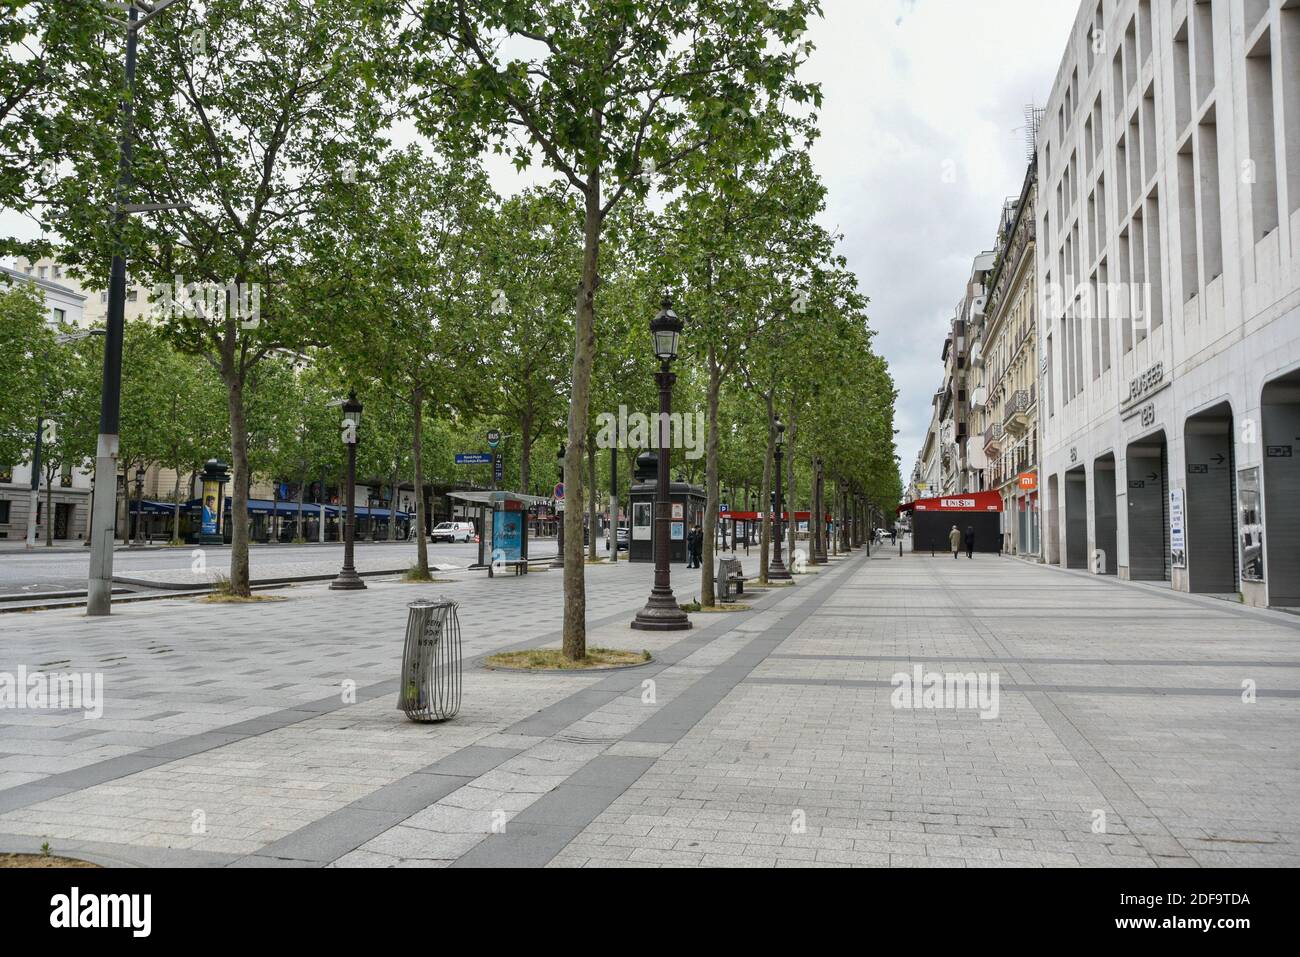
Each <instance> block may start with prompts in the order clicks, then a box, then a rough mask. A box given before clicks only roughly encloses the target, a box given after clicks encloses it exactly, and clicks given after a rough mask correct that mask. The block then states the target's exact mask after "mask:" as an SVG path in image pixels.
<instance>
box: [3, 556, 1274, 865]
mask: <svg viewBox="0 0 1300 957" xmlns="http://www.w3.org/2000/svg"><path fill="white" fill-rule="evenodd" d="M747 567H748V566H747ZM649 581H650V569H649V568H648V567H647V566H644V565H636V566H633V565H628V564H626V563H621V564H619V565H617V566H595V567H592V568H590V569H589V574H588V586H587V587H588V597H589V607H590V610H591V612H590V613H591V621H592V624H591V627H590V637H589V643H590V644H591V645H593V646H596V645H600V646H606V647H621V648H635V649H640V648H648V649H649V650H651V651H652V652H653V653H654V655H655V661H654V662H653V663H652V664H650V665H648V666H646V667H643V668H639V669H634V670H630V671H624V672H619V673H615V674H610V675H604V676H591V675H574V676H568V675H566V676H553V675H545V676H543V675H518V674H506V673H500V672H486V671H483V670H481V669H479V668H477V667H473V666H471V667H468V668H467V670H466V675H465V688H464V700H465V704H464V708H463V710H462V712H461V715H460V716H459V717H458V718H457V719H456V720H455V721H453V722H451V723H448V724H445V725H437V726H421V725H414V724H411V723H409V722H407V721H405V719H404V718H403V717H402V715H401V714H400V712H398V711H397V710H395V707H394V705H395V697H396V680H395V677H394V676H395V673H396V671H397V668H398V663H399V659H400V654H401V648H400V643H401V636H402V631H403V624H404V620H405V609H404V605H405V603H406V602H407V601H408V600H410V599H411V598H413V597H417V596H420V595H429V594H435V595H436V594H446V595H448V596H451V597H455V598H456V599H457V600H459V601H461V602H462V603H463V607H462V612H461V618H462V623H463V625H464V631H465V637H466V648H467V654H468V655H469V656H470V658H471V660H472V659H473V658H475V657H477V656H480V655H482V654H484V653H486V652H489V651H492V650H497V649H502V648H511V647H529V646H535V645H538V644H541V643H544V642H548V641H549V642H551V643H554V642H556V641H557V640H558V631H557V629H558V626H559V621H560V594H559V584H560V583H559V573H558V572H549V573H545V574H537V575H529V576H526V577H523V578H506V579H497V580H495V581H491V582H489V581H487V580H486V579H485V578H483V577H471V576H468V575H458V576H457V581H456V582H455V583H453V584H448V585H439V586H409V585H402V584H398V583H396V582H388V583H372V585H371V588H370V590H368V591H367V592H363V593H357V594H339V593H332V592H329V591H328V590H326V589H325V588H324V587H323V586H309V587H301V588H296V589H293V590H291V591H290V592H289V593H288V594H290V595H291V596H292V597H291V598H290V600H288V601H285V602H282V603H277V604H269V605H253V606H211V605H201V604H196V603H194V602H192V601H188V600H172V601H162V602H157V603H150V604H148V605H136V606H125V607H123V608H122V610H121V611H120V612H119V613H118V614H116V615H115V616H114V617H113V618H112V619H110V620H107V621H105V620H90V619H86V618H84V617H82V616H81V615H79V614H78V613H75V612H71V611H54V612H46V613H42V614H39V615H33V616H30V617H24V618H23V619H22V622H21V624H22V627H21V628H19V629H11V630H8V631H7V633H6V634H5V635H4V637H3V638H0V671H5V670H8V671H12V670H15V668H16V667H17V665H19V664H24V665H26V666H27V667H28V668H29V670H35V669H36V668H38V667H40V668H43V669H45V670H50V671H53V670H62V671H70V670H102V671H103V672H104V673H105V697H106V699H107V700H106V706H105V712H104V716H103V717H102V718H101V719H99V720H96V721H88V720H84V719H83V717H82V715H81V714H80V713H79V712H57V711H48V710H46V711H27V710H17V711H14V710H2V711H0V850H10V849H13V850H23V849H30V848H34V847H36V846H39V845H40V843H41V842H43V841H45V840H48V841H49V842H50V844H51V846H52V847H53V848H54V849H55V850H56V851H58V852H63V853H78V852H80V853H87V854H92V855H97V856H99V857H100V858H101V859H103V860H108V861H117V862H126V863H176V864H182V865H184V864H195V865H211V866H276V865H309V866H323V865H324V866H372V865H374V866H451V865H454V866H492V865H529V866H665V865H666V866H674V865H684V866H713V865H719V866H767V867H772V866H805V865H815V866H849V865H856V866H958V867H960V866H1024V865H1030V866H1076V865H1089V866H1098V865H1101V866H1146V867H1149V866H1198V865H1220V864H1228V865H1289V866H1294V865H1295V864H1297V863H1300V847H1298V845H1300V842H1298V841H1297V831H1300V744H1297V742H1300V652H1297V651H1296V650H1295V647H1294V643H1295V640H1296V638H1297V637H1300V631H1298V629H1300V622H1297V621H1296V620H1295V619H1291V618H1288V617H1286V616H1280V615H1274V614H1270V613H1266V612H1254V611H1250V610H1247V609H1242V608H1238V607H1235V606H1232V605H1229V604H1226V603H1220V602H1213V601H1209V600H1203V599H1195V598H1190V597H1188V596H1182V595H1177V594H1173V593H1158V592H1155V591H1152V590H1150V589H1143V588H1138V587H1133V586H1128V585H1124V584H1121V583H1117V582H1114V581H1109V580H1099V579H1094V578H1091V577H1084V576H1078V575H1073V574H1068V573H1063V572H1060V571H1057V570H1053V569H1045V568H1038V567H1033V566H1028V565H1025V564H1022V563H1019V562H1011V561H1006V560H1000V559H996V558H989V557H985V558H981V559H978V560H976V561H973V562H968V561H964V560H963V561H961V562H954V561H952V560H951V559H948V560H946V561H945V560H941V559H930V558H928V557H925V558H922V557H912V556H908V557H906V558H902V559H899V558H898V557H897V553H896V552H894V553H893V554H892V556H891V554H890V553H889V551H888V550H886V551H885V552H883V553H877V555H876V556H875V557H873V558H871V559H868V558H866V556H865V555H864V554H863V553H861V552H858V553H855V554H854V555H853V556H852V557H851V558H848V559H844V560H840V561H837V562H836V563H835V564H833V565H832V566H831V567H830V568H822V569H819V570H817V571H816V573H815V574H810V575H807V576H801V577H800V579H799V584H798V586H797V587H795V588H787V589H772V590H770V591H768V592H767V593H765V594H762V595H759V596H755V597H754V598H753V604H754V609H753V610H752V611H750V612H747V613H739V614H731V615H712V616H710V615H696V616H693V617H694V619H695V621H696V628H695V630H693V631H691V632H687V633H679V634H673V635H664V636H656V635H651V634H646V633H637V632H632V631H631V629H630V628H628V627H627V623H628V621H630V618H631V615H632V614H633V613H634V612H635V610H636V609H637V608H638V607H639V606H640V605H641V603H642V602H643V601H644V599H645V595H646V593H647V591H648V588H649ZM687 581H688V579H687V577H686V574H685V572H684V571H677V570H675V575H674V584H675V586H676V587H677V592H678V596H679V598H681V599H682V600H688V599H690V598H691V597H693V594H694V591H695V590H696V589H694V588H691V587H687V586H686V582H687ZM6 623H7V622H6ZM916 665H921V666H922V667H923V670H924V671H927V672H929V671H934V672H944V673H961V674H966V673H972V674H983V675H996V676H997V677H998V681H999V696H998V699H997V715H996V717H989V718H982V717H981V715H980V712H979V711H978V710H976V709H973V708H947V709H945V708H925V709H918V710H900V709H897V708H895V707H894V706H893V705H892V703H891V697H892V696H893V694H894V688H893V686H892V684H891V679H892V677H893V676H894V675H895V674H897V673H899V672H906V673H909V674H910V673H911V671H912V668H913V667H914V666H916ZM1247 681H1249V682H1253V683H1254V686H1255V687H1256V689H1257V695H1258V697H1257V700H1256V701H1255V703H1249V704H1248V703H1245V702H1244V701H1243V700H1242V686H1243V682H1247ZM344 682H352V683H353V684H354V685H355V687H356V698H355V703H345V702H344V700H343V695H341V694H340V688H341V687H342V686H343V683H344ZM1103 815H1104V821H1103ZM1103 825H1104V826H1103Z"/></svg>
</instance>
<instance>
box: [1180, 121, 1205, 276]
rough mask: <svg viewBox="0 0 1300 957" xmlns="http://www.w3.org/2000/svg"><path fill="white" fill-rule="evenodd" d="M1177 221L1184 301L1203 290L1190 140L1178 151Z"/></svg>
mask: <svg viewBox="0 0 1300 957" xmlns="http://www.w3.org/2000/svg"><path fill="white" fill-rule="evenodd" d="M1178 223H1179V229H1178V236H1179V244H1180V245H1181V246H1182V260H1183V302H1188V301H1190V300H1191V299H1192V298H1193V297H1194V296H1195V295H1196V294H1197V293H1198V292H1200V279H1199V278H1198V275H1197V272H1198V268H1199V262H1198V253H1197V249H1196V172H1195V168H1194V165H1193V162H1192V141H1191V140H1190V139H1189V140H1188V141H1187V143H1186V145H1184V146H1183V148H1182V149H1181V150H1179V151H1178Z"/></svg>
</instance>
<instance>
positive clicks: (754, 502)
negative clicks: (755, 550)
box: [745, 492, 758, 557]
mask: <svg viewBox="0 0 1300 957" xmlns="http://www.w3.org/2000/svg"><path fill="white" fill-rule="evenodd" d="M749 510H750V511H751V512H754V513H757V512H758V497H757V496H756V495H754V493H753V492H751V493H750V495H749ZM753 537H754V520H753V519H752V518H747V519H745V556H746V557H748V556H749V541H750V539H752V538H753Z"/></svg>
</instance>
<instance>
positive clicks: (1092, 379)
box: [1037, 0, 1300, 608]
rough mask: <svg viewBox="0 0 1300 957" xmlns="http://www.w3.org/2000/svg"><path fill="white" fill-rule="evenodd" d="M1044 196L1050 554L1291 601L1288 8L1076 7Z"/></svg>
mask: <svg viewBox="0 0 1300 957" xmlns="http://www.w3.org/2000/svg"><path fill="white" fill-rule="evenodd" d="M1038 181H1039V190H1040V198H1039V203H1038V209H1037V220H1038V221H1037V228H1038V256H1037V269H1038V282H1039V286H1040V289H1041V292H1042V299H1041V308H1040V313H1039V339H1040V342H1041V344H1042V345H1041V349H1042V352H1041V355H1040V363H1041V366H1040V369H1041V377H1040V389H1041V393H1042V398H1041V400H1040V406H1041V407H1042V410H1041V414H1040V418H1041V422H1042V433H1043V460H1044V461H1043V470H1042V471H1043V476H1044V483H1043V484H1044V492H1045V497H1046V514H1045V521H1044V526H1045V528H1044V546H1045V552H1046V557H1047V560H1048V561H1051V562H1058V563H1062V564H1064V565H1067V566H1069V567H1071V568H1080V569H1091V570H1092V571H1093V572H1094V573H1097V574H1110V575H1114V574H1118V575H1120V576H1122V577H1124V578H1128V579H1134V580H1145V581H1156V582H1161V581H1167V582H1170V583H1171V585H1172V587H1173V588H1176V589H1179V590H1182V591H1190V592H1200V593H1207V594H1215V595H1222V596H1225V597H1233V598H1235V597H1237V596H1238V595H1240V596H1241V597H1242V599H1243V600H1244V601H1246V602H1248V603H1250V604H1254V605H1272V606H1278V607H1292V608H1300V455H1297V452H1298V451H1300V449H1298V447H1300V4H1298V3H1296V2H1295V0H1174V2H1171V0H1100V2H1099V0H1085V3H1084V5H1083V7H1082V8H1081V10H1080V12H1079V15H1078V18H1077V19H1076V22H1075V24H1074V27H1073V30H1072V32H1071V35H1070V38H1069V42H1068V44H1067V46H1066V50H1065V56H1064V59H1063V61H1062V64H1061V68H1060V71H1059V73H1058V76H1057V79H1056V83H1055V86H1054V88H1053V90H1052V94H1051V99H1050V100H1049V102H1048V106H1047V112H1046V117H1045V121H1044V123H1043V125H1042V127H1041V130H1040V134H1039V149H1038Z"/></svg>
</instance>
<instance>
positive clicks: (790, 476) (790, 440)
mask: <svg viewBox="0 0 1300 957" xmlns="http://www.w3.org/2000/svg"><path fill="white" fill-rule="evenodd" d="M798 438H799V416H798V414H797V413H791V414H790V427H789V429H788V430H787V431H786V450H785V451H786V456H785V484H786V488H788V489H789V492H788V493H787V494H786V501H787V502H789V503H790V505H789V506H788V507H789V511H790V521H789V522H787V523H786V533H785V542H786V548H787V551H786V565H787V567H788V568H789V569H790V570H791V571H794V568H795V565H796V562H795V560H794V552H795V546H796V545H797V544H798V542H799V523H798V522H797V521H796V520H795V517H794V515H795V510H796V502H798V492H799V490H798V489H797V488H795V484H794V459H795V453H796V451H797V449H798Z"/></svg>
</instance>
